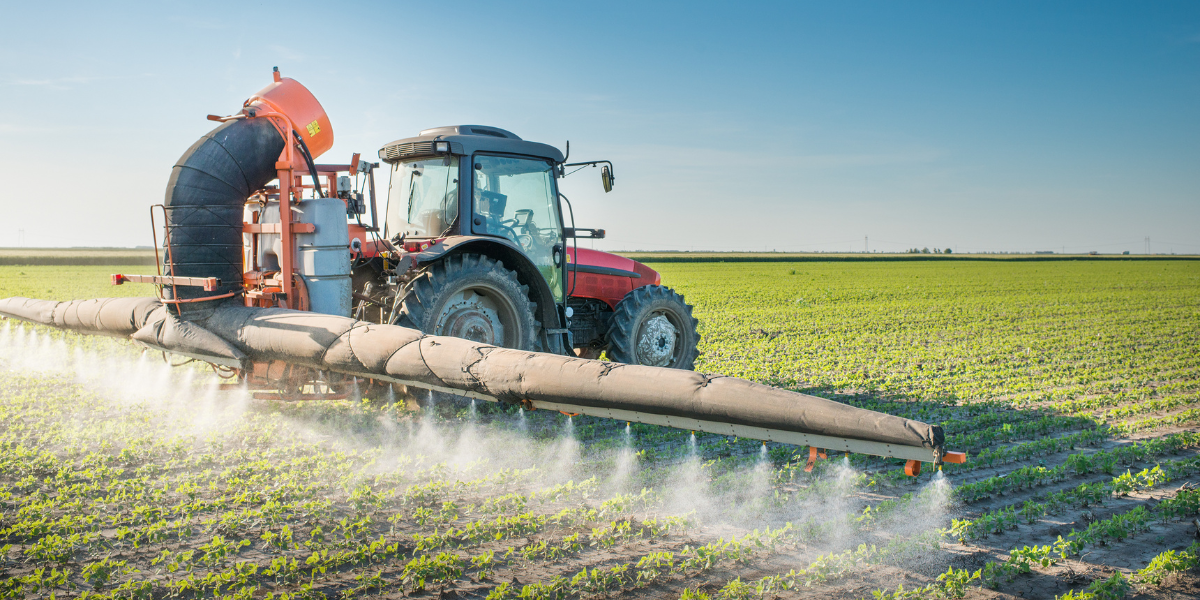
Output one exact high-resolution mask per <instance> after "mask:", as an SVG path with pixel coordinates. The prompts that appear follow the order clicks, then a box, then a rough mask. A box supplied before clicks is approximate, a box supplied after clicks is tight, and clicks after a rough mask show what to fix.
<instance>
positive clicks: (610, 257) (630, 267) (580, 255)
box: [567, 246, 662, 288]
mask: <svg viewBox="0 0 1200 600" xmlns="http://www.w3.org/2000/svg"><path fill="white" fill-rule="evenodd" d="M567 261H568V262H569V263H570V264H574V265H576V266H577V267H590V268H589V269H587V272H589V273H603V274H607V275H615V276H624V277H631V278H633V279H634V280H635V281H634V284H633V287H635V288H636V287H641V286H643V285H660V284H661V283H662V276H661V275H659V274H658V271H655V270H654V269H651V268H650V267H647V266H646V265H643V264H642V263H640V262H638V261H636V260H633V259H632V258H625V257H624V256H618V255H616V254H611V253H609V252H601V251H600V250H591V249H588V248H572V247H570V246H567ZM568 268H569V267H568ZM581 270H582V269H581Z"/></svg>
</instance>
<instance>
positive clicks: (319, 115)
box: [243, 71, 333, 171]
mask: <svg viewBox="0 0 1200 600" xmlns="http://www.w3.org/2000/svg"><path fill="white" fill-rule="evenodd" d="M243 106H244V107H245V108H258V109H259V110H264V109H265V110H273V111H275V112H279V113H283V114H285V115H287V116H288V118H290V119H291V120H292V123H293V124H294V126H295V127H296V131H297V132H299V133H300V137H301V138H303V139H304V143H305V144H306V145H307V146H308V151H309V152H310V153H311V154H312V156H313V158H314V159H315V158H317V157H318V156H321V155H322V154H324V153H325V151H326V150H329V148H331V147H332V146H333V126H332V125H330V124H329V116H328V115H326V114H325V109H324V108H321V103H320V102H317V98H316V97H315V96H313V95H312V92H310V91H308V88H306V87H304V86H303V85H301V84H300V82H298V81H296V80H295V79H291V78H288V77H280V75H279V71H275V81H273V82H272V83H270V84H269V85H267V87H265V88H263V89H261V90H259V91H258V93H256V94H254V95H253V96H250V98H249V99H248V100H246V102H245V104H244V105H243ZM243 110H244V109H243ZM296 162H297V164H295V165H294V166H295V167H296V168H298V169H300V170H302V171H307V170H308V165H307V164H305V163H304V162H303V159H300V158H299V157H297V161H296Z"/></svg>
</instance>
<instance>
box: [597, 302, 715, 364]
mask: <svg viewBox="0 0 1200 600" xmlns="http://www.w3.org/2000/svg"><path fill="white" fill-rule="evenodd" d="M697 324H699V321H698V320H696V318H695V317H693V316H692V306H691V305H690V304H688V303H687V302H684V300H683V296H681V295H679V294H678V293H676V292H675V291H674V290H672V289H671V288H667V287H663V286H661V285H647V286H643V287H640V288H637V289H635V290H633V291H631V292H629V293H628V294H625V297H624V298H622V299H621V301H620V302H618V303H617V309H616V311H615V312H614V313H613V316H612V319H611V320H610V321H609V326H608V335H607V336H606V337H607V340H608V358H609V359H611V360H614V361H616V362H622V363H626V364H631V365H647V366H651V367H669V368H672V369H686V370H689V371H690V370H692V369H693V368H695V364H696V357H697V356H698V355H699V354H700V351H699V350H698V346H699V345H700V334H699V333H697V332H696V325H697Z"/></svg>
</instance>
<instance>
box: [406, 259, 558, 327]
mask: <svg viewBox="0 0 1200 600" xmlns="http://www.w3.org/2000/svg"><path fill="white" fill-rule="evenodd" d="M402 302H403V305H402V308H401V311H400V315H399V316H398V317H397V319H396V323H395V324H396V325H400V326H403V327H410V328H413V329H419V330H421V331H423V332H425V333H428V334H430V335H448V336H452V337H459V338H464V339H468V340H472V341H475V342H480V343H484V344H491V345H493V346H502V347H504V348H516V349H519V350H538V349H539V347H540V344H539V343H538V336H539V333H540V331H539V326H538V322H537V320H536V319H535V318H534V314H535V312H536V306H535V305H534V303H533V302H532V301H531V300H530V299H529V288H528V287H526V286H524V285H522V284H521V283H520V282H519V281H517V274H516V273H514V272H512V271H510V270H508V269H506V268H504V265H502V264H500V263H499V262H498V261H496V260H493V259H491V258H488V257H486V256H482V255H479V254H461V255H457V256H451V257H449V258H446V259H444V260H441V261H439V262H437V263H434V264H433V265H431V266H430V267H428V268H427V269H426V270H425V272H423V273H421V274H420V275H419V276H417V278H416V279H414V280H413V282H412V283H411V284H410V285H409V287H408V290H407V294H406V295H405V296H404V299H403V300H402Z"/></svg>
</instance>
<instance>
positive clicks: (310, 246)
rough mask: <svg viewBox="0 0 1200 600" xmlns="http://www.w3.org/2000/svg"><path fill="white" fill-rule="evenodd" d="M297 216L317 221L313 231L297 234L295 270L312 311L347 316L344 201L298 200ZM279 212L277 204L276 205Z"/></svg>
mask: <svg viewBox="0 0 1200 600" xmlns="http://www.w3.org/2000/svg"><path fill="white" fill-rule="evenodd" d="M297 208H299V209H300V213H299V214H296V215H295V217H296V220H297V221H299V222H301V223H312V224H314V225H316V231H314V232H313V233H298V234H296V270H298V271H299V272H300V275H301V277H303V278H304V283H305V285H306V286H307V287H308V299H309V307H310V310H312V311H313V312H318V313H324V314H327V315H337V316H339V317H348V316H350V293H351V284H350V230H349V228H348V227H347V226H346V204H345V202H343V201H342V200H340V199H338V198H312V199H309V200H305V201H303V202H301V203H300V204H299V205H298V206H297ZM275 210H276V214H278V211H279V209H278V205H276V209H275Z"/></svg>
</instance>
